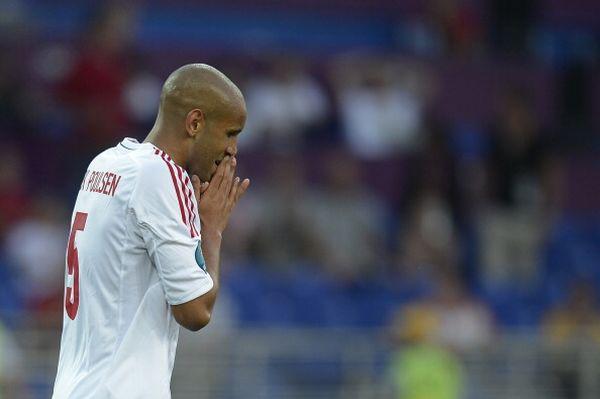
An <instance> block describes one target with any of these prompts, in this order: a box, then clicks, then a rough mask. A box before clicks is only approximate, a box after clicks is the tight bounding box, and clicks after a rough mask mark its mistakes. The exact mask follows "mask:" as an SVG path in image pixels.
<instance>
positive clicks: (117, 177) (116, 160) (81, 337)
mask: <svg viewBox="0 0 600 399" xmlns="http://www.w3.org/2000/svg"><path fill="white" fill-rule="evenodd" d="M196 205H197V202H196V198H195V196H194V191H193V188H192V185H191V182H190V179H189V176H188V175H187V173H186V172H185V170H183V169H182V168H181V167H179V166H178V165H176V164H175V163H174V162H173V161H172V160H171V158H170V157H169V156H168V155H167V154H165V153H164V152H163V151H161V150H160V149H158V148H156V147H154V146H153V145H152V144H151V143H142V144H140V143H138V142H137V141H136V140H134V139H129V138H127V139H125V140H123V141H122V142H121V143H119V144H118V145H117V146H115V147H113V148H110V149H108V150H106V151H104V152H102V153H101V154H100V155H98V156H97V157H96V158H95V159H94V160H93V161H92V162H91V163H90V166H89V168H88V170H87V172H86V174H85V177H84V179H83V181H82V183H81V188H80V191H79V195H78V196H77V201H76V203H75V209H74V210H73V216H72V220H71V233H70V236H69V243H68V248H67V259H66V263H67V265H66V266H67V267H66V268H67V270H66V278H65V286H66V289H65V300H64V303H65V310H64V316H63V331H62V337H61V344H60V358H59V361H58V372H57V376H56V381H55V385H54V393H53V398H54V399H71V398H72V399H87V398H89V399H107V398H111V399H112V398H118V399H121V398H127V399H137V398H140V399H141V398H144V399H152V398H160V399H164V398H170V396H171V394H170V380H171V373H172V370H173V363H174V359H175V350H176V347H177V339H178V335H179V325H178V324H177V322H176V321H175V319H174V317H173V314H172V312H171V307H170V306H169V305H178V304H182V303H185V302H188V301H190V300H192V299H194V298H197V297H199V296H201V295H203V294H205V293H206V292H208V291H209V290H210V289H211V288H212V286H213V281H212V279H211V277H210V275H209V274H208V273H207V272H206V268H205V264H204V258H203V256H202V251H201V248H200V221H199V215H198V211H197V206H196Z"/></svg>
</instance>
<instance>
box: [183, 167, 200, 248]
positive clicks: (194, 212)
mask: <svg viewBox="0 0 600 399" xmlns="http://www.w3.org/2000/svg"><path fill="white" fill-rule="evenodd" d="M189 184H190V178H189V177H186V178H185V186H186V187H187V189H188V192H187V193H188V199H189V200H190V204H191V205H192V209H191V211H192V216H191V218H190V224H191V225H192V227H193V228H194V234H195V235H196V236H199V235H200V234H199V233H198V229H196V224H195V223H194V222H195V221H196V206H195V204H194V202H195V200H194V198H192V190H193V187H190V185H189Z"/></svg>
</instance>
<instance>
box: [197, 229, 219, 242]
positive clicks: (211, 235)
mask: <svg viewBox="0 0 600 399" xmlns="http://www.w3.org/2000/svg"><path fill="white" fill-rule="evenodd" d="M202 239H208V240H219V241H220V240H222V239H223V233H222V232H221V231H219V230H218V229H215V228H210V227H206V226H202Z"/></svg>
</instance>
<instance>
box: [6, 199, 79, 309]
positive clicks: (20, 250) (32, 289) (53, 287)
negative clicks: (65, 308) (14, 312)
mask: <svg viewBox="0 0 600 399" xmlns="http://www.w3.org/2000/svg"><path fill="white" fill-rule="evenodd" d="M67 223H68V217H67V213H66V210H65V206H64V204H63V203H62V202H61V201H60V200H59V199H56V198H52V197H47V196H43V195H42V196H39V197H38V198H36V199H35V200H34V204H33V206H32V211H31V215H30V216H28V217H26V218H24V219H22V220H20V221H19V222H18V223H15V224H14V225H13V226H11V227H10V228H9V230H8V231H7V232H6V238H5V242H4V250H5V251H6V254H7V257H8V261H9V262H10V264H11V265H12V266H13V267H14V268H15V270H18V276H19V281H18V288H19V289H20V291H21V295H22V296H23V297H24V298H25V300H26V301H27V305H28V307H29V308H30V309H31V310H52V311H56V310H59V309H61V307H60V305H58V304H57V303H59V302H60V301H61V300H62V289H63V279H64V264H65V249H66V245H67V233H68V232H67Z"/></svg>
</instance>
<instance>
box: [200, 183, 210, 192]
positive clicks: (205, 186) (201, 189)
mask: <svg viewBox="0 0 600 399" xmlns="http://www.w3.org/2000/svg"><path fill="white" fill-rule="evenodd" d="M208 186H210V183H209V182H207V181H205V182H204V183H202V185H201V186H200V194H204V192H205V191H206V190H208Z"/></svg>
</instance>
